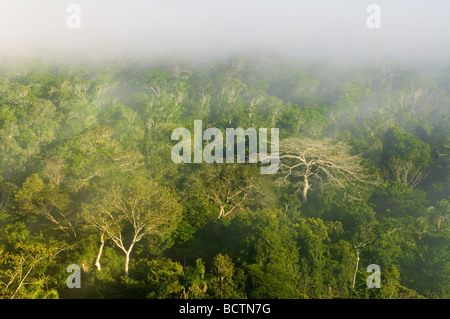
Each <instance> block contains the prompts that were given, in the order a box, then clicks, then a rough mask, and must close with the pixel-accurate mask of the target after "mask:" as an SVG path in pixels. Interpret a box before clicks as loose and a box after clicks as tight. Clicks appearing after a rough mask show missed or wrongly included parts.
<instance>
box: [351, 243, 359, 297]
mask: <svg viewBox="0 0 450 319" xmlns="http://www.w3.org/2000/svg"><path fill="white" fill-rule="evenodd" d="M358 268H359V249H358V248H357V249H356V267H355V275H354V276H353V284H352V288H355V283H356V274H357V273H358Z"/></svg>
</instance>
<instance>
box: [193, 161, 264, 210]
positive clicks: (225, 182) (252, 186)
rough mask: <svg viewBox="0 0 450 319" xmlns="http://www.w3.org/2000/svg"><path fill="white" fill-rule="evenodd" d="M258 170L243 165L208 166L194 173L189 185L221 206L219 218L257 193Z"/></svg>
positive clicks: (207, 199) (204, 197) (209, 200)
mask: <svg viewBox="0 0 450 319" xmlns="http://www.w3.org/2000/svg"><path fill="white" fill-rule="evenodd" d="M257 169H258V168H257V167H256V166H251V165H243V164H218V165H213V164H208V165H203V166H202V168H201V169H200V170H198V171H197V172H195V173H193V174H192V176H191V177H190V180H189V184H190V185H191V187H193V188H194V190H195V191H196V192H197V194H198V196H199V197H200V198H202V199H204V200H206V201H208V202H211V203H213V204H215V205H217V206H218V208H219V215H218V217H217V218H218V219H220V218H223V217H225V216H228V215H230V214H232V213H233V212H234V211H236V210H238V209H239V208H241V207H242V206H243V205H244V204H245V203H246V202H248V201H249V200H250V199H251V197H252V196H253V195H255V194H256V193H257V189H258V184H257V181H258V180H257V179H258V174H259V173H258V172H257V171H256V170H257Z"/></svg>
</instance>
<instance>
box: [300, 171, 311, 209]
mask: <svg viewBox="0 0 450 319" xmlns="http://www.w3.org/2000/svg"><path fill="white" fill-rule="evenodd" d="M310 187H311V185H310V184H309V181H308V176H307V175H305V176H303V191H302V195H303V201H305V202H307V201H308V190H309V188H310Z"/></svg>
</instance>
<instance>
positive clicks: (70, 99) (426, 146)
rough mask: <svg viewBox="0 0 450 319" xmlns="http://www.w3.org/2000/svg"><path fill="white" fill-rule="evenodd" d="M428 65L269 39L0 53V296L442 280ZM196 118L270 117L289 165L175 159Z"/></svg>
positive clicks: (443, 107)
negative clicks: (204, 47) (253, 52)
mask: <svg viewBox="0 0 450 319" xmlns="http://www.w3.org/2000/svg"><path fill="white" fill-rule="evenodd" d="M440 73H441V74H436V75H426V74H423V73H418V72H415V71H413V70H405V69H401V68H398V67H391V66H384V67H381V68H370V69H369V68H357V67H345V68H338V67H333V66H329V65H325V64H317V65H305V64H302V63H298V62H294V61H286V60H282V59H281V58H280V57H277V56H270V59H267V58H265V57H251V58H247V57H244V56H240V57H235V58H232V59H230V60H229V61H223V62H221V63H219V62H212V63H206V64H196V65H189V64H186V63H176V64H173V63H167V64H164V63H161V64H159V65H147V66H144V65H143V64H142V65H132V64H127V63H122V64H121V65H120V67H118V66H117V65H112V66H109V65H105V66H98V67H96V68H93V67H88V66H84V65H76V64H57V63H53V64H51V65H46V64H44V63H42V62H40V61H29V62H27V63H22V64H20V65H8V66H7V67H6V66H4V67H2V69H1V70H0V297H2V298H383V299H384V298H422V297H426V298H448V297H449V296H450V291H449V287H450V269H449V265H450V262H449V260H450V255H449V251H450V249H449V248H450V247H449V243H450V237H449V236H450V218H449V214H450V205H449V202H450V198H449V197H448V195H449V182H450V178H449V172H450V170H449V164H450V157H449V149H448V145H449V140H450V130H449V126H448V116H449V110H450V107H449V102H450V87H449V85H448V83H449V81H448V79H449V78H450V76H449V74H448V72H446V71H441V72H440ZM193 120H202V121H203V125H204V127H205V128H206V127H217V128H219V129H220V130H222V131H223V132H224V131H225V129H226V128H229V127H234V128H237V127H242V128H244V129H246V128H249V127H253V128H255V129H259V128H272V127H276V128H279V130H280V145H286V144H285V143H286V142H289V141H290V143H291V144H290V147H291V149H292V150H295V151H296V153H295V154H294V155H295V156H297V157H296V160H297V162H298V163H301V165H300V164H298V165H297V166H295V167H294V168H295V173H294V174H290V175H288V176H287V177H286V175H282V173H287V171H286V170H284V169H286V167H280V171H279V173H278V174H275V175H261V174H260V168H259V167H258V165H257V164H246V165H243V164H221V165H211V164H179V165H177V164H175V163H173V162H172V161H171V158H170V152H171V148H172V147H173V145H174V141H172V140H171V138H170V135H171V132H172V131H173V129H175V128H178V127H186V128H188V129H192V124H193ZM312 149H315V150H316V151H315V152H312V153H311V152H309V153H308V152H306V153H302V152H303V151H305V150H309V151H311V150H312ZM317 150H318V151H317ZM302 154H303V155H304V156H303V155H302ZM305 154H306V155H305ZM302 156H303V157H304V158H302ZM291 160H292V158H291ZM282 162H283V161H282ZM285 163H287V164H292V166H294V165H295V163H290V162H289V161H288V162H285ZM324 163H326V164H324ZM309 164H310V165H309ZM308 165H309V166H308ZM311 165H312V166H311ZM337 166H339V167H337ZM294 168H293V169H294ZM308 174H311V175H308ZM305 176H306V177H307V179H306V180H305ZM283 177H285V182H284V183H281V184H280V179H282V178H283ZM363 186H364V187H363ZM306 195H307V196H306ZM218 217H219V219H218ZM73 263H76V264H78V265H79V266H80V267H81V269H82V288H81V289H69V288H68V287H67V286H66V284H65V280H66V278H67V276H68V273H67V272H66V271H65V270H66V268H67V266H68V265H69V264H73ZM370 264H377V265H379V266H380V267H381V288H379V289H378V288H374V289H369V288H367V285H366V279H367V278H368V276H369V275H370V274H369V273H367V272H366V267H367V266H368V265H370ZM128 265H129V271H128ZM124 266H125V268H126V273H125V274H124V272H123V269H124ZM353 281H354V282H353Z"/></svg>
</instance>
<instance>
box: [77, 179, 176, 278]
mask: <svg viewBox="0 0 450 319" xmlns="http://www.w3.org/2000/svg"><path fill="white" fill-rule="evenodd" d="M83 214H84V216H85V218H86V220H87V221H88V222H89V223H91V224H92V225H93V226H95V227H96V228H97V229H98V230H99V231H100V234H105V235H106V237H107V238H109V239H111V240H112V241H113V243H114V244H115V245H116V246H117V247H118V248H119V249H120V250H122V251H123V253H124V254H125V275H126V276H128V266H129V261H130V254H131V252H132V250H133V247H134V245H135V244H136V243H137V242H139V241H140V240H141V239H142V238H144V236H160V237H161V236H165V235H167V234H169V233H170V232H171V231H173V230H174V229H175V228H176V226H177V224H178V222H179V221H180V218H181V207H180V205H179V204H178V201H177V197H176V195H175V194H174V192H173V191H171V190H170V189H169V188H167V187H163V186H160V185H157V184H156V183H155V182H154V181H152V180H148V179H145V178H143V177H131V178H130V179H128V180H127V179H126V180H123V181H122V183H121V184H114V183H113V184H112V185H111V186H110V187H109V188H108V189H106V190H105V191H103V192H100V194H98V196H96V198H95V199H94V200H93V202H92V203H90V204H84V205H83ZM100 254H101V250H100V251H99V255H100ZM98 258H99V257H98Z"/></svg>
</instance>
